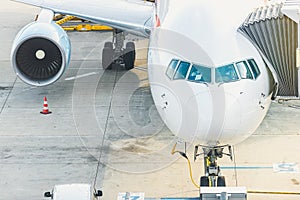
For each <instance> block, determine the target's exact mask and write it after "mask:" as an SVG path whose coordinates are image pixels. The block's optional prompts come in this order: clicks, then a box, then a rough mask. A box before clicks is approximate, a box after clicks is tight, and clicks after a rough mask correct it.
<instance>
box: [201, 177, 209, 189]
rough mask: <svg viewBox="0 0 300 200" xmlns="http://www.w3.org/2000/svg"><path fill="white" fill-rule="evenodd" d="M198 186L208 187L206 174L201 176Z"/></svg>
mask: <svg viewBox="0 0 300 200" xmlns="http://www.w3.org/2000/svg"><path fill="white" fill-rule="evenodd" d="M200 187H209V180H208V177H207V176H201V178H200Z"/></svg>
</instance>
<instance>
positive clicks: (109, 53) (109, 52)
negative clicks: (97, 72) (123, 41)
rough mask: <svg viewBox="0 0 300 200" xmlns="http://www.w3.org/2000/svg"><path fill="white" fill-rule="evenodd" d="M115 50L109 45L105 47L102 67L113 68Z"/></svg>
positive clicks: (105, 68)
mask: <svg viewBox="0 0 300 200" xmlns="http://www.w3.org/2000/svg"><path fill="white" fill-rule="evenodd" d="M113 57H114V50H113V49H112V48H109V47H104V48H103V51H102V67H103V69H104V70H107V69H108V70H110V69H112V63H113Z"/></svg>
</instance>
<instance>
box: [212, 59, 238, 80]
mask: <svg viewBox="0 0 300 200" xmlns="http://www.w3.org/2000/svg"><path fill="white" fill-rule="evenodd" d="M238 79H239V77H238V74H237V72H236V70H235V67H234V65H233V64H229V65H225V66H222V67H218V68H216V82H217V83H228V82H232V81H237V80H238Z"/></svg>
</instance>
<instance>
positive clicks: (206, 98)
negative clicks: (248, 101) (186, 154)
mask: <svg viewBox="0 0 300 200" xmlns="http://www.w3.org/2000/svg"><path fill="white" fill-rule="evenodd" d="M238 95H240V94H238ZM193 104H197V110H196V111H193V112H195V113H197V118H198V125H197V131H196V137H195V139H196V140H197V142H200V143H203V142H204V141H205V142H206V143H207V144H209V145H217V144H220V143H224V142H225V143H226V141H232V139H233V138H234V137H235V135H236V134H237V133H238V130H239V128H240V124H241V118H242V114H241V103H240V98H239V96H236V93H235V91H231V90H228V88H225V87H224V86H222V85H221V86H218V85H211V86H209V88H208V90H207V91H203V92H200V93H198V94H196V95H194V97H193V98H191V100H190V103H187V107H190V108H189V109H187V110H192V107H191V105H193ZM194 110H195V109H194Z"/></svg>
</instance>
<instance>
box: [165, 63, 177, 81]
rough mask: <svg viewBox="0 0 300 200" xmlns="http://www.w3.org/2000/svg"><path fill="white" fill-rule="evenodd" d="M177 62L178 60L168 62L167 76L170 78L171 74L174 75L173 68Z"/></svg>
mask: <svg viewBox="0 0 300 200" xmlns="http://www.w3.org/2000/svg"><path fill="white" fill-rule="evenodd" d="M177 64H178V60H175V59H173V60H171V62H170V64H169V67H168V69H167V73H166V74H167V76H168V77H169V78H170V79H172V78H173V75H174V72H175V69H176V67H177Z"/></svg>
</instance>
